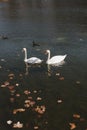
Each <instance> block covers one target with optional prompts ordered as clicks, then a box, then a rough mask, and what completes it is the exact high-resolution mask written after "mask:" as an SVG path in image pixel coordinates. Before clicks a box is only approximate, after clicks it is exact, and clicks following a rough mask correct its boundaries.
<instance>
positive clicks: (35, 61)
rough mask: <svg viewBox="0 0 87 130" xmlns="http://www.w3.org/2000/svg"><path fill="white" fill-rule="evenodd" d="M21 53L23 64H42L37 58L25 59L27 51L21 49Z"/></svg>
mask: <svg viewBox="0 0 87 130" xmlns="http://www.w3.org/2000/svg"><path fill="white" fill-rule="evenodd" d="M23 51H24V52H25V58H24V62H25V63H29V64H40V63H42V61H43V60H41V59H39V58H37V57H31V58H29V59H27V49H26V48H23Z"/></svg>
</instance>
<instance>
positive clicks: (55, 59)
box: [46, 50, 67, 65]
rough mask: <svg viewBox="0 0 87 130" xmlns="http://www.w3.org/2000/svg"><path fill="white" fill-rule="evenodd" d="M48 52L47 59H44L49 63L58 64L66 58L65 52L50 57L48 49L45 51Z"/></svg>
mask: <svg viewBox="0 0 87 130" xmlns="http://www.w3.org/2000/svg"><path fill="white" fill-rule="evenodd" d="M46 52H47V53H48V59H47V61H46V63H47V64H49V65H53V64H59V63H60V62H62V61H64V59H65V58H66V56H67V55H66V54H65V55H56V56H53V57H51V58H50V50H47V51H46Z"/></svg>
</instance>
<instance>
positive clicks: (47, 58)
mask: <svg viewBox="0 0 87 130" xmlns="http://www.w3.org/2000/svg"><path fill="white" fill-rule="evenodd" d="M49 59H50V52H49V53H48V58H47V61H48V60H49Z"/></svg>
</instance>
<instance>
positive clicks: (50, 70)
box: [25, 61, 66, 76]
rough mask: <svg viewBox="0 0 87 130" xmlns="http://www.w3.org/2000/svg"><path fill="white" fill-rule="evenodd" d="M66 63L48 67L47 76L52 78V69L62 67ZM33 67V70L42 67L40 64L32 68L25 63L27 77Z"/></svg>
mask: <svg viewBox="0 0 87 130" xmlns="http://www.w3.org/2000/svg"><path fill="white" fill-rule="evenodd" d="M65 63H66V62H65V61H62V62H60V63H58V64H54V65H47V70H46V71H47V75H48V76H51V75H52V73H53V71H52V68H58V67H62V66H63V65H64V64H65ZM31 67H33V68H34V67H41V65H40V64H38V65H37V64H36V65H33V66H31V65H29V64H28V63H25V75H28V74H29V68H31Z"/></svg>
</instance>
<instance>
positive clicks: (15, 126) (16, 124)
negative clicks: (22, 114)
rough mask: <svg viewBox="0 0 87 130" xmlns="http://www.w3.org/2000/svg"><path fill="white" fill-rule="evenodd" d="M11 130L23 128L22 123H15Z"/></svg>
mask: <svg viewBox="0 0 87 130" xmlns="http://www.w3.org/2000/svg"><path fill="white" fill-rule="evenodd" d="M13 128H23V123H20V122H19V121H18V122H17V123H14V124H13Z"/></svg>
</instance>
